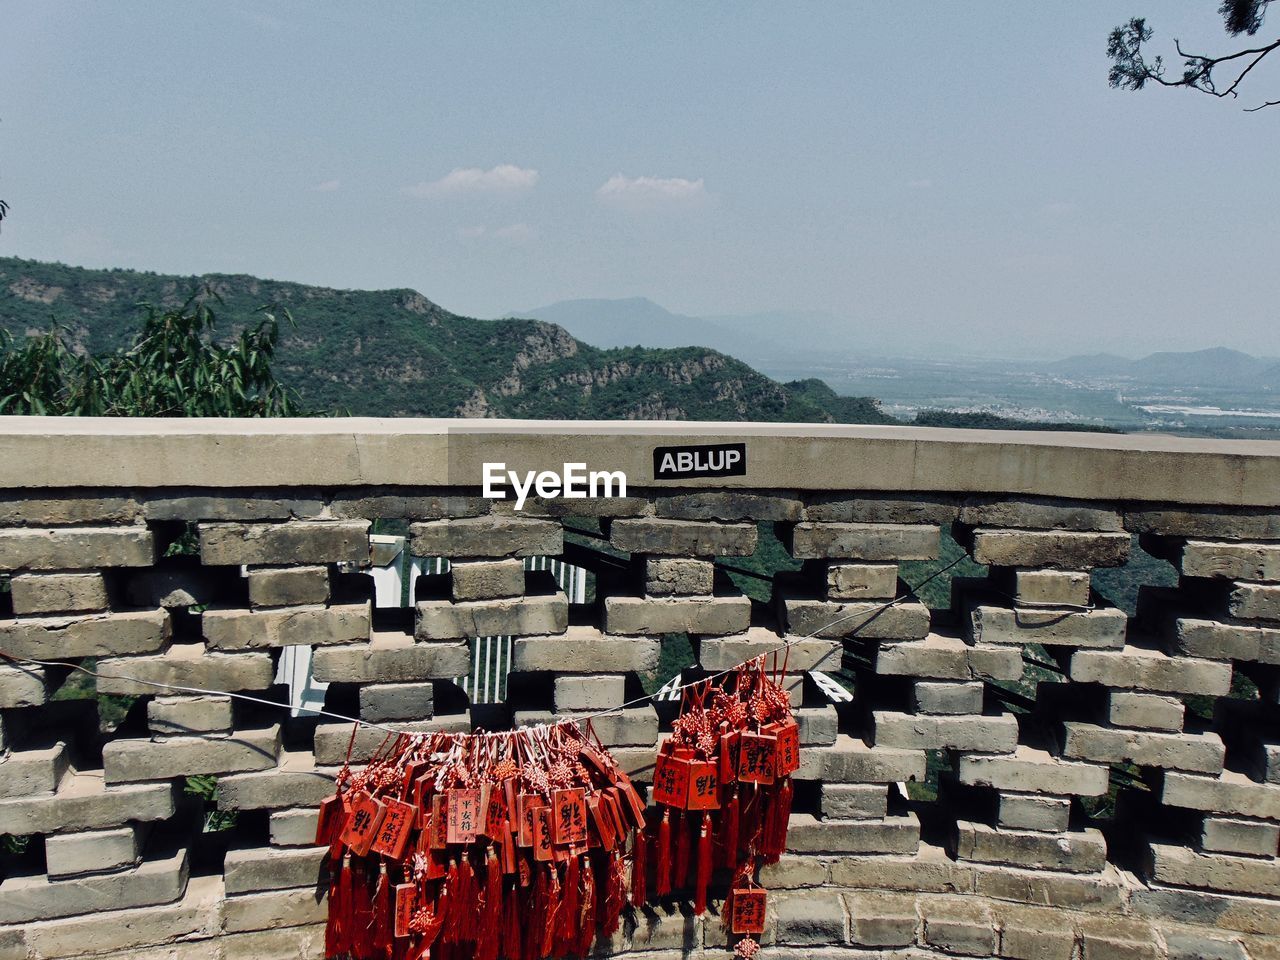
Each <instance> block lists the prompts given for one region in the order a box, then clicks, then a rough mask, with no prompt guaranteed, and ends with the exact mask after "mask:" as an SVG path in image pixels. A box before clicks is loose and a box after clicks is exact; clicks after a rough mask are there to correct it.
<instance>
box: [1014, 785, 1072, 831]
mask: <svg viewBox="0 0 1280 960" xmlns="http://www.w3.org/2000/svg"><path fill="white" fill-rule="evenodd" d="M1070 820H1071V798H1070V797H1047V796H1041V795H1040V794H1035V793H1002V794H1000V810H999V814H998V819H997V822H998V823H999V825H1000V826H1001V827H1004V828H1007V829H1009V830H1038V831H1040V832H1042V833H1064V832H1065V831H1066V829H1067V826H1068V824H1069V823H1070Z"/></svg>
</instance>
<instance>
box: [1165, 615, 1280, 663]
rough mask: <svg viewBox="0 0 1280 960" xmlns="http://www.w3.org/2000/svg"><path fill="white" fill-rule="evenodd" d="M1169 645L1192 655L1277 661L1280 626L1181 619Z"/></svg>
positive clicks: (1176, 650) (1177, 650)
mask: <svg viewBox="0 0 1280 960" xmlns="http://www.w3.org/2000/svg"><path fill="white" fill-rule="evenodd" d="M1170 646H1171V647H1172V649H1173V650H1174V651H1175V652H1176V653H1181V654H1186V655H1187V656H1192V657H1206V658H1209V659H1212V660H1247V661H1250V662H1254V663H1273V664H1280V629H1277V628H1273V627H1249V626H1243V625H1239V624H1229V623H1216V622H1214V621H1212V620H1192V619H1180V620H1178V621H1177V626H1176V632H1175V634H1174V637H1173V639H1172V642H1171V644H1170Z"/></svg>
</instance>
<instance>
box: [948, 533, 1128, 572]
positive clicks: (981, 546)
mask: <svg viewBox="0 0 1280 960" xmlns="http://www.w3.org/2000/svg"><path fill="white" fill-rule="evenodd" d="M1129 546H1130V537H1129V534H1127V533H1077V532H1073V531H1064V530H1047V531H1038V530H1037V531H1032V530H975V531H974V534H973V559H974V560H976V561H977V562H978V563H983V564H989V565H990V566H993V567H1048V568H1050V569H1053V570H1089V569H1092V568H1093V567H1119V566H1122V565H1123V564H1124V563H1125V561H1126V560H1128V559H1129Z"/></svg>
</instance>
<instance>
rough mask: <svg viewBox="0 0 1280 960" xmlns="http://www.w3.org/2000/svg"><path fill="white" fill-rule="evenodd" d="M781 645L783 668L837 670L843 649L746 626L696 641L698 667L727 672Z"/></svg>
mask: <svg viewBox="0 0 1280 960" xmlns="http://www.w3.org/2000/svg"><path fill="white" fill-rule="evenodd" d="M784 643H789V644H791V645H790V646H789V647H787V652H786V656H787V669H788V670H791V671H797V672H798V671H802V670H824V671H828V670H839V669H840V659H841V655H842V653H843V650H844V646H843V645H842V644H841V643H840V641H839V640H819V639H817V638H816V637H815V638H813V639H810V640H801V639H799V638H797V637H783V636H781V635H779V634H777V633H774V632H773V631H772V630H770V629H768V628H766V627H749V628H748V629H747V631H746V632H745V633H740V634H737V635H736V636H731V637H704V638H702V639H700V640H699V641H698V664H699V665H700V666H701V667H702V668H703V669H704V670H711V671H718V670H728V669H731V668H732V667H734V666H736V665H737V664H739V663H745V662H746V661H748V660H752V659H754V658H755V657H758V656H761V655H762V654H767V653H772V652H773V651H776V650H777V649H778V648H779V647H781V646H782V645H783V644H784Z"/></svg>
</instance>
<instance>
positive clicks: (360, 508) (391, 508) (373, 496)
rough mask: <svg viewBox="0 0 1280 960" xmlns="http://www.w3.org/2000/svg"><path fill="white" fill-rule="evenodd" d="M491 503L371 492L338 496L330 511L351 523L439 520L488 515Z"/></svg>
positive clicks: (460, 497) (414, 492)
mask: <svg viewBox="0 0 1280 960" xmlns="http://www.w3.org/2000/svg"><path fill="white" fill-rule="evenodd" d="M492 505H493V501H492V500H487V499H485V498H484V497H470V496H465V495H461V494H448V493H445V494H424V493H420V492H419V491H418V490H416V489H411V490H399V491H374V492H370V493H368V494H364V495H361V496H354V497H351V496H337V497H334V499H333V500H332V501H331V502H330V503H329V512H330V513H332V514H333V516H335V517H338V518H341V519H347V518H349V519H354V520H379V519H391V520H439V519H443V518H445V517H479V516H482V515H484V514H486V513H488V512H489V509H490V507H491V506H492Z"/></svg>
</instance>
